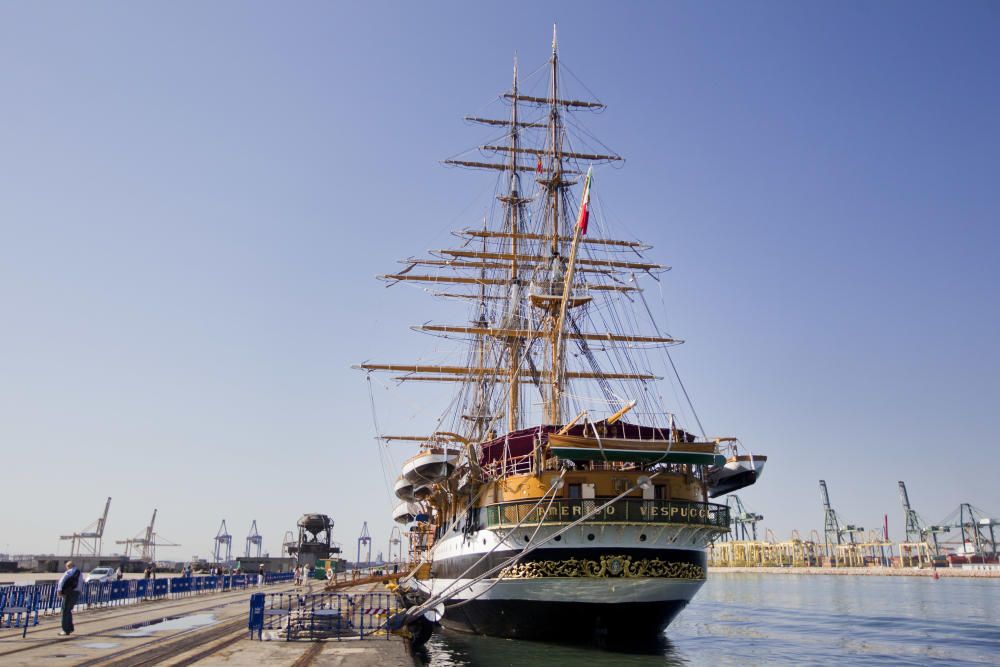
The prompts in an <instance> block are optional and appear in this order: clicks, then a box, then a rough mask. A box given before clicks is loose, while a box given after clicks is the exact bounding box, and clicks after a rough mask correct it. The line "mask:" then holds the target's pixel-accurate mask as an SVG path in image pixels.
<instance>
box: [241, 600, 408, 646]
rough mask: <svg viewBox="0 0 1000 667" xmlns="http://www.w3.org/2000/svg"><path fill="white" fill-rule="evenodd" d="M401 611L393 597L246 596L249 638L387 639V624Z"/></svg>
mask: <svg viewBox="0 0 1000 667" xmlns="http://www.w3.org/2000/svg"><path fill="white" fill-rule="evenodd" d="M400 611H402V607H401V606H400V602H399V598H398V597H396V595H395V594H394V593H254V594H253V595H251V596H250V616H249V622H248V625H249V628H250V638H251V639H253V637H254V634H256V635H257V638H258V639H262V637H263V633H264V632H265V631H267V632H269V633H272V634H273V638H275V639H277V638H281V639H284V640H285V641H292V640H295V639H308V640H316V639H336V640H338V641H339V640H343V639H351V638H354V639H371V638H375V637H384V638H386V639H388V638H389V636H390V632H389V630H388V629H387V627H386V624H387V621H388V619H389V618H391V617H392V616H393V615H394V614H397V613H398V612H400Z"/></svg>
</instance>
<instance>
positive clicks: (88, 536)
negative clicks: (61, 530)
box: [59, 496, 111, 556]
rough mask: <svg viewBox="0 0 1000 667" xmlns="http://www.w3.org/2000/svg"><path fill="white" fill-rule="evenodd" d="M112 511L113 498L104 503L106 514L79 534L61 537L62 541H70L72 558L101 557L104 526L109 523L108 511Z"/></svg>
mask: <svg viewBox="0 0 1000 667" xmlns="http://www.w3.org/2000/svg"><path fill="white" fill-rule="evenodd" d="M110 509H111V497H110V496H109V497H108V500H107V502H106V503H104V514H102V515H101V516H100V518H98V519H97V521H95V522H94V523H92V524H90V525H89V526H87V527H86V528H84V529H83V530H82V531H80V532H79V533H73V534H72V535H60V536H59V539H60V540H70V545H69V555H70V556H100V555H101V542H102V540H103V539H104V526H105V524H106V523H107V522H108V510H110Z"/></svg>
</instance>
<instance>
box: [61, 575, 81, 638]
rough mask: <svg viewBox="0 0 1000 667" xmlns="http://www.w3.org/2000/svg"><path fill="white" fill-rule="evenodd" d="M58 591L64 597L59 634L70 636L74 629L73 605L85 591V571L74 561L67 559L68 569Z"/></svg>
mask: <svg viewBox="0 0 1000 667" xmlns="http://www.w3.org/2000/svg"><path fill="white" fill-rule="evenodd" d="M56 592H57V593H58V594H59V597H61V598H62V631H61V632H60V633H59V636H60V637H68V636H70V635H71V634H73V630H74V627H73V607H74V606H75V605H76V601H77V600H79V599H80V595H81V594H82V593H83V573H82V572H80V568H78V567H76V566H75V565H73V561H71V560H68V561H66V571H65V572H64V573H63V576H62V578H61V579H59V583H58V584H57V585H56Z"/></svg>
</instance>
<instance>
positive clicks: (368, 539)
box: [354, 521, 372, 568]
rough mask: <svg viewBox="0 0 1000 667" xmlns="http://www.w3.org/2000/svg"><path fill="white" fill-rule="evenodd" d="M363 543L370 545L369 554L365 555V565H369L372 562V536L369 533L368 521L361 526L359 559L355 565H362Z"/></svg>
mask: <svg viewBox="0 0 1000 667" xmlns="http://www.w3.org/2000/svg"><path fill="white" fill-rule="evenodd" d="M361 545H366V546H367V547H368V555H367V556H366V557H365V565H369V564H371V562H372V536H371V535H370V534H369V533H368V522H367V521H365V523H364V525H363V526H361V536H360V537H359V538H358V560H357V561H356V562H355V565H354V567H358V568H359V567H361Z"/></svg>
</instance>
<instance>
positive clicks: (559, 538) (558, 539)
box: [554, 535, 562, 542]
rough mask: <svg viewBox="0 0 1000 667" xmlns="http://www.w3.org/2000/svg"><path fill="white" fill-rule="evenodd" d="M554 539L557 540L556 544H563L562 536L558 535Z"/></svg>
mask: <svg viewBox="0 0 1000 667" xmlns="http://www.w3.org/2000/svg"><path fill="white" fill-rule="evenodd" d="M554 539H555V541H556V542H561V541H562V535H556V536H555V538H554Z"/></svg>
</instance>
